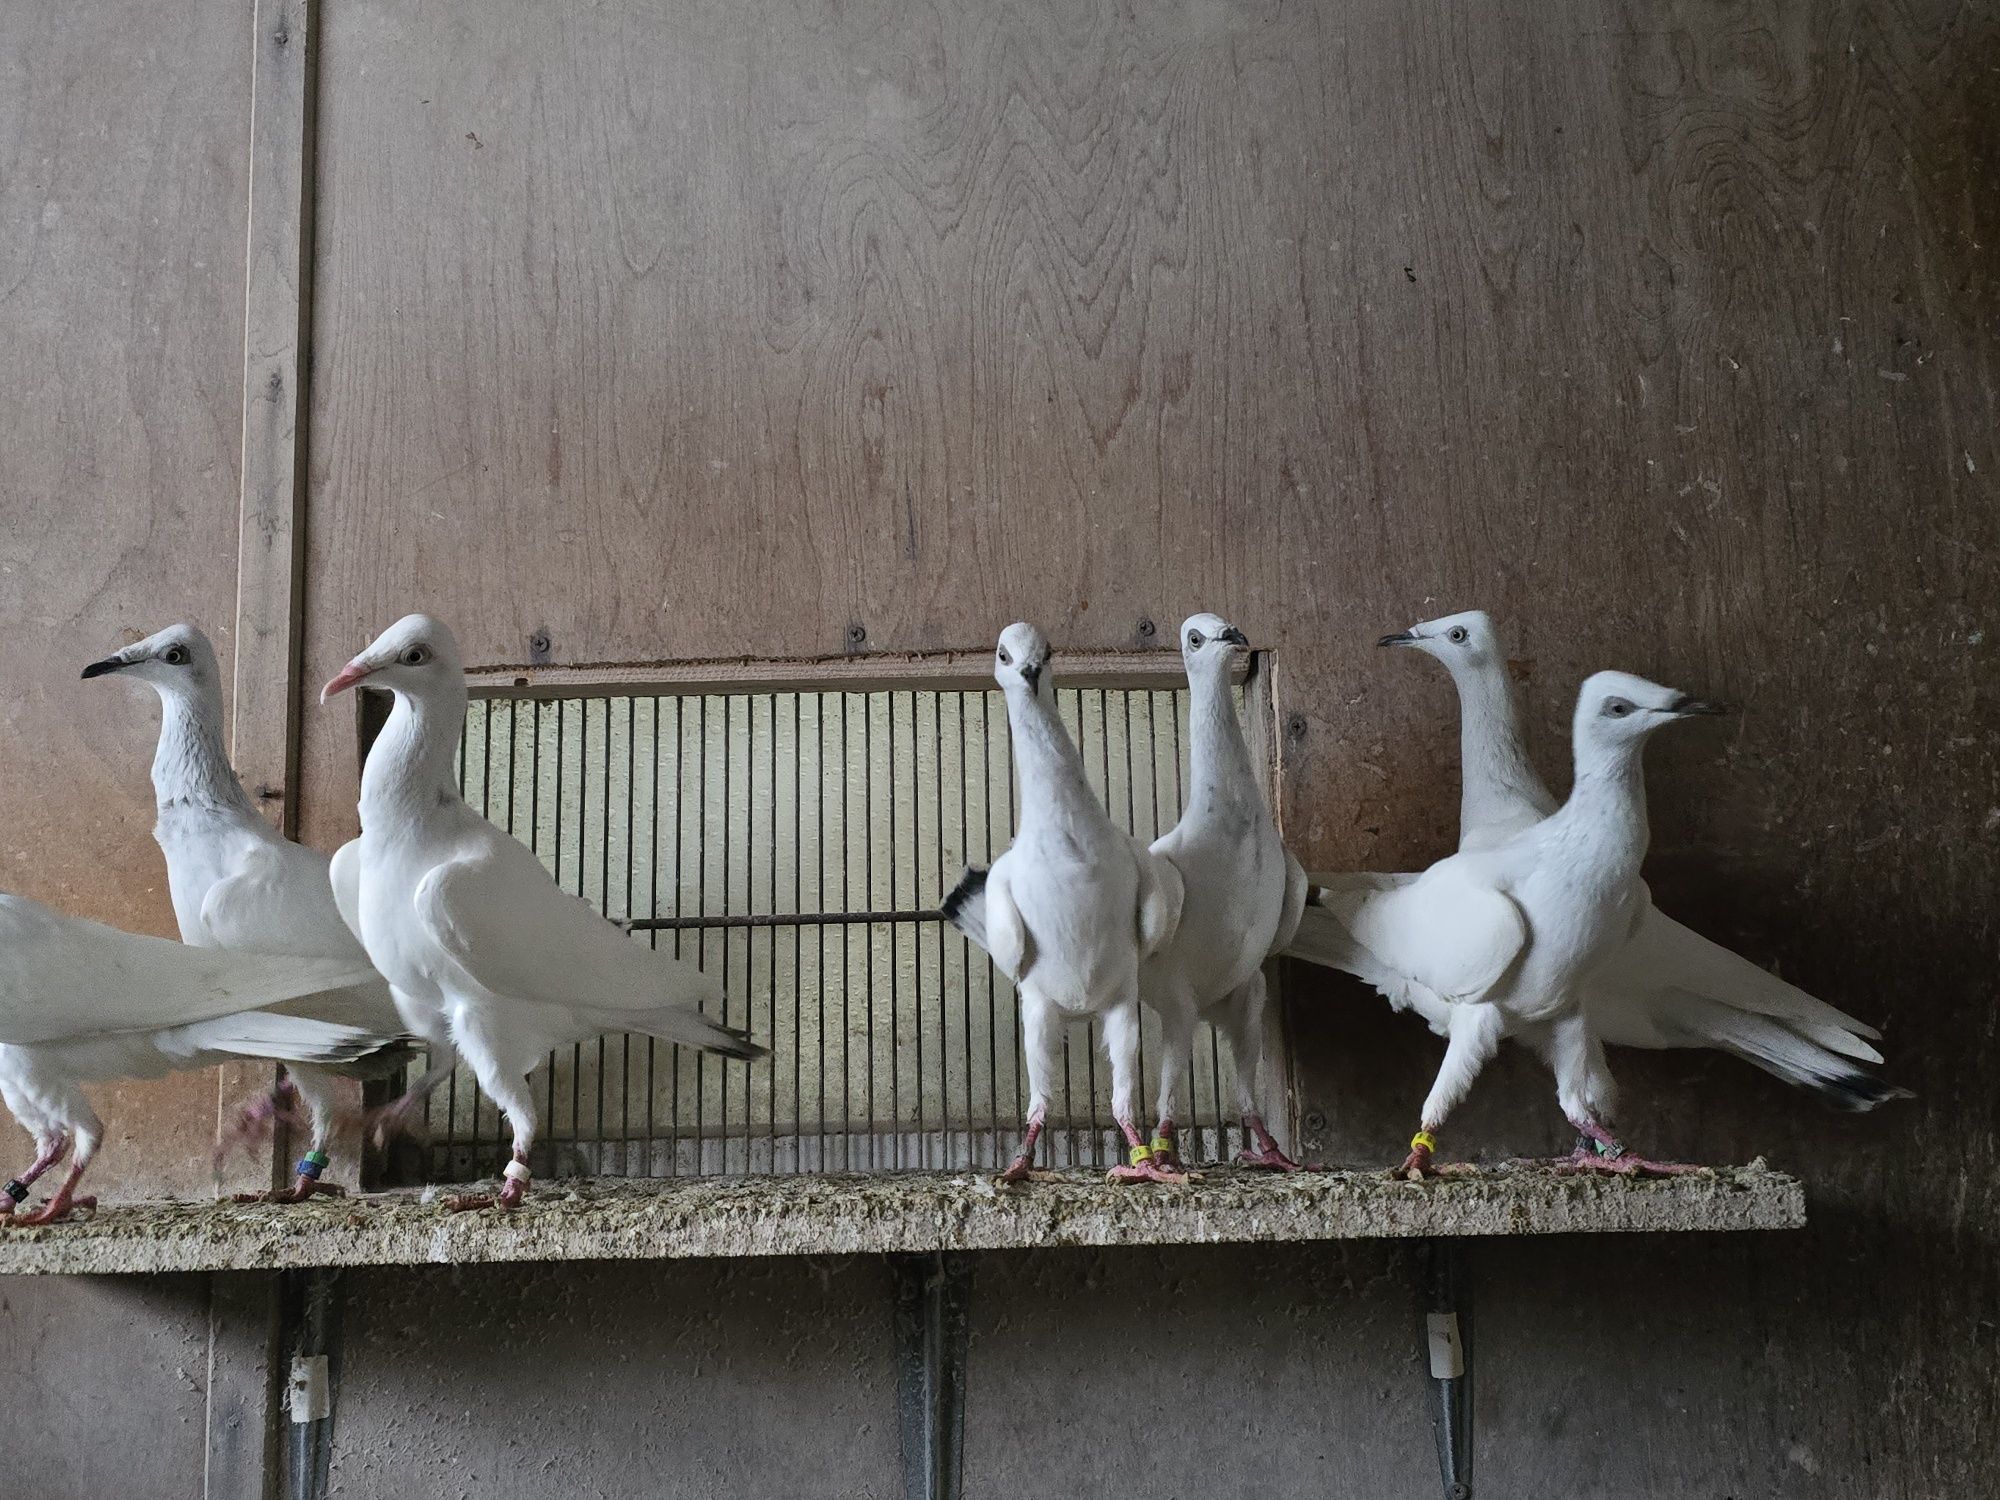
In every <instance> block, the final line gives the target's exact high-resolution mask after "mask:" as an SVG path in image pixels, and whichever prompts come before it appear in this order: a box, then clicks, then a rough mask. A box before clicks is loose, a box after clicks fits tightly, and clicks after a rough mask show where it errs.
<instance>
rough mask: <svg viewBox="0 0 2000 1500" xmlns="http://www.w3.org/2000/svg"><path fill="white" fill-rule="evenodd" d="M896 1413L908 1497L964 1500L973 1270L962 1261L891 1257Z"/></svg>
mask: <svg viewBox="0 0 2000 1500" xmlns="http://www.w3.org/2000/svg"><path fill="white" fill-rule="evenodd" d="M889 1268H890V1274H891V1275H893V1276H894V1277H895V1281H896V1416H897V1422H898V1426H899V1427H900V1429H901V1433H902V1447H903V1495H904V1500H958V1496H959V1493H960V1485H961V1480H962V1476H963V1468H964V1458H965V1450H964V1437H965V1329H966V1306H967V1303H968V1302H969V1300H970V1297H971V1290H972V1266H971V1263H970V1262H969V1261H967V1260H966V1259H965V1258H964V1257H963V1256H958V1255H944V1254H940V1253H937V1252H933V1253H931V1254H928V1255H892V1256H890V1257H889Z"/></svg>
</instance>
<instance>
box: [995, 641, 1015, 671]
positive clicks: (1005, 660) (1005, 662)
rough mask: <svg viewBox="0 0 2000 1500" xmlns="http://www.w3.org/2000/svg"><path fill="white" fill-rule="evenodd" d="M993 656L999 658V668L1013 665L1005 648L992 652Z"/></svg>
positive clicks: (1012, 659)
mask: <svg viewBox="0 0 2000 1500" xmlns="http://www.w3.org/2000/svg"><path fill="white" fill-rule="evenodd" d="M994 655H996V656H998V657H999V658H1000V665H1001V666H1003V667H1011V666H1013V665H1014V658H1013V657H1011V656H1009V655H1008V654H1007V648H1006V647H1005V646H1002V647H1001V648H1000V649H999V650H998V651H996V652H994Z"/></svg>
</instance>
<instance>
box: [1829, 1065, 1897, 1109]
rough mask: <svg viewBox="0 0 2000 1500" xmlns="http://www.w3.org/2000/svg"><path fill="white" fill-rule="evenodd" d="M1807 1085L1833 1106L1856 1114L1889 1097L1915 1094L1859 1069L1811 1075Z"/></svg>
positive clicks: (1886, 1100)
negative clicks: (1824, 1075) (1828, 1075)
mask: <svg viewBox="0 0 2000 1500" xmlns="http://www.w3.org/2000/svg"><path fill="white" fill-rule="evenodd" d="M1811 1087H1812V1090H1813V1092H1814V1093H1816V1094H1818V1095H1819V1096H1820V1098H1822V1099H1824V1100H1825V1101H1826V1102H1827V1103H1828V1104H1831V1105H1832V1106H1833V1107H1834V1108H1835V1109H1844V1110H1849V1111H1852V1112H1853V1113H1856V1114H1863V1113H1866V1112H1867V1111H1868V1110H1871V1109H1873V1108H1875V1106H1876V1105H1878V1104H1887V1103H1888V1102H1889V1101H1890V1100H1891V1099H1914V1098H1916V1095H1915V1094H1913V1093H1911V1092H1910V1091H1909V1090H1908V1089H1906V1088H1899V1087H1897V1086H1896V1085H1895V1084H1893V1083H1890V1082H1888V1081H1887V1080H1886V1079H1881V1078H1877V1077H1876V1076H1875V1075H1874V1074H1873V1073H1864V1072H1862V1071H1861V1069H1859V1068H1855V1069H1853V1070H1852V1071H1850V1072H1844V1073H1836V1074H1834V1075H1832V1076H1830V1077H1826V1078H1815V1079H1814V1080H1813V1081H1812V1085H1811Z"/></svg>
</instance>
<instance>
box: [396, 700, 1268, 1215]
mask: <svg viewBox="0 0 2000 1500" xmlns="http://www.w3.org/2000/svg"><path fill="white" fill-rule="evenodd" d="M1058 703H1059V707H1060V710H1061V712H1062V715H1063V718H1064V719H1065V721H1066V722H1067V723H1068V725H1069V728H1070V732H1071V734H1072V735H1073V736H1075V738H1076V742H1077V744H1078V746H1079V747H1080V749H1081V750H1082V753H1083V759H1084V762H1085V765H1086V767H1087V768H1088V771H1089V774H1090V778H1091V782H1092V785H1093V787H1094V788H1095V789H1096V791H1097V792H1098V794H1099V795H1100V796H1101V797H1102V798H1103V799H1104V802H1105V805H1106V806H1107V807H1108V808H1109V809H1110V811H1111V813H1112V815H1113V817H1114V819H1115V820H1117V821H1120V822H1122V823H1123V824H1124V825H1125V826H1126V827H1128V828H1130V829H1131V830H1132V831H1134V832H1135V833H1137V834H1139V835H1140V836H1141V837H1144V838H1152V837H1154V836H1156V835H1157V834H1158V833H1160V832H1163V831H1164V830H1166V829H1167V828H1169V827H1171V826H1172V825H1173V823H1174V821H1175V820H1176V819H1177V818H1178V817H1179V815H1180V810H1181V799H1182V785H1183V777H1184V772H1183V769H1182V767H1183V762H1184V759H1185V756H1184V747H1185V740H1186V731H1187V694H1186V691H1185V689H1179V690H1164V689H1150V688H1130V687H1109V688H1095V687H1083V688H1065V689H1062V690H1061V691H1060V692H1059V694H1058ZM459 779H460V784H461V786H462V787H463V788H464V792H465V795H466V798H467V800H468V801H470V802H471V804H472V805H473V806H474V807H476V808H480V809H481V810H483V811H484V812H485V814H486V815H487V816H488V817H489V818H491V819H492V820H493V821H494V822H496V823H498V824H499V825H500V826H502V827H504V828H506V829H507V830H508V831H509V832H511V833H513V834H514V835H515V836H516V837H518V838H520V839H522V840H523V841H524V842H526V843H527V844H528V845H529V846H530V847H531V848H533V849H534V850H535V852H536V853H537V854H538V855H540V856H541V859H542V863H543V864H544V865H545V866H546V867H547V868H548V870H549V871H550V873H551V874H552V875H553V876H554V877H555V879H556V881H557V882H558V883H559V884H560V885H562V887H563V888H564V889H565V890H568V891H571V892H573V893H575V894H576V895H579V896H581V897H582V898H583V899H584V900H586V901H589V902H590V903H591V904H592V905H594V906H596V907H597V908H599V909H600V910H602V911H603V912H604V913H605V914H606V915H607V916H609V917H611V918H613V919H614V920H618V921H623V922H629V923H630V925H631V927H632V929H633V940H634V941H635V942H647V943H650V944H652V945H653V946H654V947H656V948H662V949H666V950H668V951H671V952H675V953H678V954H680V955H681V956H682V957H684V958H692V959H694V960H696V961H697V962H699V963H700V965H701V966H702V968H703V969H705V970H706V971H708V972H709V973H710V974H712V975H713V976H714V978H715V981H716V985H717V988H718V990H719V991H720V992H721V993H720V997H719V1003H718V1004H717V1005H716V1006H714V1007H711V1009H712V1010H713V1011H715V1012H717V1013H719V1015H720V1017H721V1019H723V1020H725V1021H727V1022H728V1023H729V1024H731V1025H738V1026H747V1027H748V1028H749V1029H750V1031H751V1033H752V1034H753V1035H754V1036H755V1037H756V1039H757V1040H758V1041H760V1042H763V1043H765V1044H767V1045H768V1046H770V1048H771V1049H772V1056H771V1057H770V1058H769V1059H767V1060H765V1061H762V1062H759V1063H756V1064H753V1065H751V1066H749V1067H747V1068H746V1067H745V1066H744V1065H743V1064H741V1063H735V1062H724V1061H722V1060H720V1059H717V1058H714V1057H710V1056H706V1055H703V1054H701V1053H698V1052H695V1051H693V1050H692V1049H684V1048H680V1047H676V1046H673V1045H671V1044H669V1043H663V1042H656V1041H654V1040H653V1039H651V1038H648V1037H644V1036H636V1037H635V1036H611V1037H606V1038H603V1039H601V1040H599V1041H595V1042H589V1043H585V1044H583V1045H581V1046H578V1047H573V1048H569V1049H566V1050H563V1051H559V1052H556V1053H555V1054H553V1055H552V1056H551V1057H550V1058H549V1061H548V1066H547V1068H546V1069H544V1070H542V1071H541V1072H540V1073H538V1074H537V1076H536V1077H535V1079H534V1086H535V1095H536V1101H537V1104H538V1105H539V1106H540V1109H541V1116H542V1118H541V1130H540V1134H539V1136H538V1140H537V1145H536V1157H537V1159H536V1161H535V1162H534V1167H535V1170H536V1171H537V1172H538V1173H553V1174H556V1175H571V1174H578V1175H623V1176H653V1177H658V1176H673V1175H677V1174H688V1173H771V1172H820V1171H849V1170H855V1171H869V1170H877V1169H887V1168H896V1167H933V1168H940V1167H948V1168H968V1167H986V1166H994V1165H998V1164H1000V1163H1004V1162H1005V1161H1006V1160H1007V1159H1008V1158H1009V1157H1010V1156H1011V1154H1012V1152H1013V1151H1014V1149H1015V1146H1016V1144H1017V1140H1018V1137H1019V1134H1020V1131H1021V1128H1022V1120H1023V1116H1024V1114H1025V1112H1026V1101H1027V1080H1026V1075H1025V1072H1024V1069H1023V1067H1022V1063H1021V1054H1020V1043H1019V1037H1018V1034H1017V1010H1016V1005H1015V999H1014V993H1013V988H1012V986H1011V985H1010V984H1009V983H1008V982H1007V980H1006V979H1005V978H1003V977H1001V976H999V975H998V974H997V973H996V972H995V971H994V969H993V967H992V965H991V964H990V963H989V961H988V960H987V958H986V956H985V955H984V954H983V953H982V952H980V951H979V950H978V949H977V948H975V947H973V946H972V945H971V944H970V943H969V942H967V941H966V940H965V939H964V938H962V937H960V936H959V934H958V933H957V932H955V931H954V930H952V928H951V927H950V926H949V925H947V924H946V923H945V922H944V921H943V919H942V917H941V915H940V914H939V913H938V911H937V909H936V908H937V903H938V901H939V899H940V897H941V896H942V894H943V892H944V891H945V890H946V889H947V888H948V887H949V886H950V885H951V883H952V882H953V881H954V880H955V879H956V878H957V875H958V872H959V870H960V869H961V868H962V867H963V865H964V864H965V863H966V862H968V861H972V862H975V863H980V864H984V863H987V862H988V861H990V859H991V858H992V857H993V855H994V854H996V853H998V852H999V851H1001V850H1003V849H1004V848H1005V847H1006V846H1007V843H1008V840H1009V837H1010V835H1011V831H1012V827H1013V822H1014V789H1013V765H1012V756H1011V751H1010V746H1009V740H1008V733H1007V715H1006V706H1005V701H1004V699H1003V698H1002V697H1001V695H1000V694H999V693H998V692H996V691H950V690H944V691H939V690H927V689H923V688H912V689H907V690H903V689H899V690H893V691H846V690H837V691H826V692H774V693H735V692H732V693H708V692H702V693H689V694H684V695H674V694H666V695H658V696H656V695H652V694H647V695H644V696H587V697H584V696H579V697H558V698H549V697H507V696H494V697H481V698H475V699H474V700H473V702H472V704H471V708H470V711H469V713H468V715H467V719H466V726H465V736H464V739H463V741H462V743H461V745H460V752H459ZM1144 1038H1145V1057H1146V1059H1147V1061H1146V1064H1145V1067H1146V1074H1147V1097H1148V1099H1149V1100H1150V1097H1151V1095H1152V1092H1153V1090H1152V1083H1153V1077H1152V1075H1153V1073H1154V1072H1155V1070H1156V1067H1157V1058H1158V1046H1159V1040H1158V1030H1157V1024H1156V1023H1155V1022H1154V1020H1153V1018H1152V1016H1151V1015H1150V1013H1148V1015H1147V1018H1146V1028H1145V1031H1144ZM1096 1042H1097V1037H1096V1032H1095V1029H1094V1028H1092V1030H1091V1033H1090V1035H1089V1037H1088V1039H1086V1036H1085V1031H1084V1028H1083V1027H1081V1026H1078V1027H1074V1028H1072V1029H1071V1031H1070V1033H1069V1040H1068V1045H1067V1048H1066V1074H1065V1086H1064V1087H1063V1088H1061V1089H1060V1090H1058V1092H1057V1095H1056V1098H1055V1100H1054V1103H1053V1106H1052V1109H1051V1116H1050V1120H1049V1125H1048V1129H1047V1131H1046V1132H1045V1134H1044V1141H1045V1142H1046V1143H1048V1144H1047V1145H1046V1147H1045V1149H1046V1150H1048V1151H1049V1152H1050V1153H1051V1158H1050V1159H1052V1160H1053V1161H1054V1162H1055V1163H1057V1164H1059V1165H1060V1164H1074V1165H1078V1166H1102V1165H1108V1164H1109V1163H1111V1162H1114V1161H1117V1160H1119V1159H1121V1157H1122V1151H1123V1143H1122V1141H1120V1140H1118V1139H1117V1138H1116V1128H1115V1126H1114V1124H1113V1121H1112V1119H1111V1112H1110V1080H1109V1077H1108V1069H1107V1067H1106V1066H1105V1065H1104V1063H1103V1061H1102V1059H1101V1057H1100V1055H1099V1053H1098V1050H1097V1045H1096ZM1193 1079H1194V1107H1193V1111H1192V1116H1193V1117H1192V1118H1191V1119H1190V1120H1188V1121H1187V1122H1185V1123H1186V1125H1187V1127H1188V1132H1187V1135H1186V1137H1185V1140H1186V1144H1187V1146H1188V1148H1189V1149H1190V1150H1191V1151H1192V1152H1193V1153H1197V1154H1201V1155H1219V1154H1222V1153H1224V1152H1225V1151H1226V1150H1227V1149H1229V1147H1230V1136H1231V1135H1233V1134H1234V1133H1235V1132H1234V1131H1233V1130H1231V1131H1225V1132H1223V1133H1220V1134H1218V1131H1217V1121H1218V1113H1217V1110H1216V1101H1217V1100H1218V1099H1222V1100H1224V1101H1230V1100H1233V1097H1234V1096H1233V1085H1232V1083H1231V1081H1230V1078H1229V1076H1228V1064H1227V1062H1226V1060H1225V1058H1224V1055H1223V1052H1222V1051H1221V1050H1219V1049H1218V1048H1217V1046H1216V1044H1215V1040H1214V1038H1213V1037H1212V1036H1210V1035H1209V1034H1208V1033H1207V1032H1206V1030H1204V1032H1203V1033H1202V1035H1201V1039H1200V1041H1199V1042H1198V1043H1197V1046H1196V1055H1195V1058H1194V1069H1193ZM426 1118H427V1123H428V1126H429V1133H430V1141H429V1152H430V1159H429V1161H428V1163H427V1166H428V1169H429V1171H430V1173H431V1174H432V1176H433V1177H434V1178H436V1179H463V1178H467V1177H471V1176H476V1175H481V1174H489V1173H491V1172H493V1171H496V1170H497V1169H498V1167H499V1165H500V1164H501V1163H502V1162H503V1161H504V1160H505V1159H506V1156H507V1150H506V1142H507V1138H508V1136H507V1131H506V1129H505V1127H504V1125H503V1123H502V1121H501V1119H500V1117H499V1114H498V1112H497V1111H496V1110H495V1109H494V1107H493V1105H492V1103H491V1101H490V1100H488V1099H487V1098H485V1096H484V1095H483V1094H482V1093H481V1092H480V1090H479V1088H478V1086H477V1084H476V1083H475V1081H474V1080H473V1078H472V1075H471V1073H470V1072H469V1071H468V1070H466V1069H463V1068H461V1069H460V1070H459V1072H458V1073H457V1074H456V1075H454V1076H453V1078H452V1079H451V1080H450V1082H449V1083H448V1084H447V1085H445V1086H444V1087H442V1088H440V1089H438V1090H437V1091H436V1092H435V1093H433V1094H432V1095H431V1097H430V1099H429V1101H428V1104H427V1114H426Z"/></svg>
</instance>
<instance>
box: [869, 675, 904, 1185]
mask: <svg viewBox="0 0 2000 1500" xmlns="http://www.w3.org/2000/svg"><path fill="white" fill-rule="evenodd" d="M882 702H883V705H884V707H885V708H887V710H888V715H889V758H888V775H887V777H886V780H887V781H888V786H887V787H886V788H885V790H886V792H887V794H888V798H889V808H888V811H889V900H888V903H887V904H886V905H885V906H884V907H883V910H885V911H894V910H895V908H896V845H897V844H898V843H900V842H901V840H902V832H901V830H900V829H898V828H897V827H896V803H897V801H898V798H897V796H896V695H895V693H894V692H887V693H884V694H883V695H882ZM869 764H870V766H873V765H874V757H873V756H870V757H869ZM868 826H869V828H870V830H871V831H872V830H873V829H874V826H875V820H874V819H873V818H870V819H869V820H868ZM868 899H869V901H870V902H871V903H872V902H873V901H874V899H875V884H874V882H873V881H870V882H869V885H868ZM898 932H899V925H898V924H897V923H895V922H891V923H890V924H889V1164H890V1165H891V1166H895V1167H900V1166H902V1164H903V1062H902V1053H903V1024H902V1008H903V1001H902V994H901V988H902V987H901V986H900V985H899V984H898V983H897V980H898V978H899V976H900V974H901V970H902V967H903V965H902V955H901V951H900V945H899V943H898V941H897V937H898ZM868 951H869V952H870V954H873V953H874V951H875V944H874V934H873V933H870V934H869V945H868ZM871 1051H872V1049H871Z"/></svg>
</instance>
